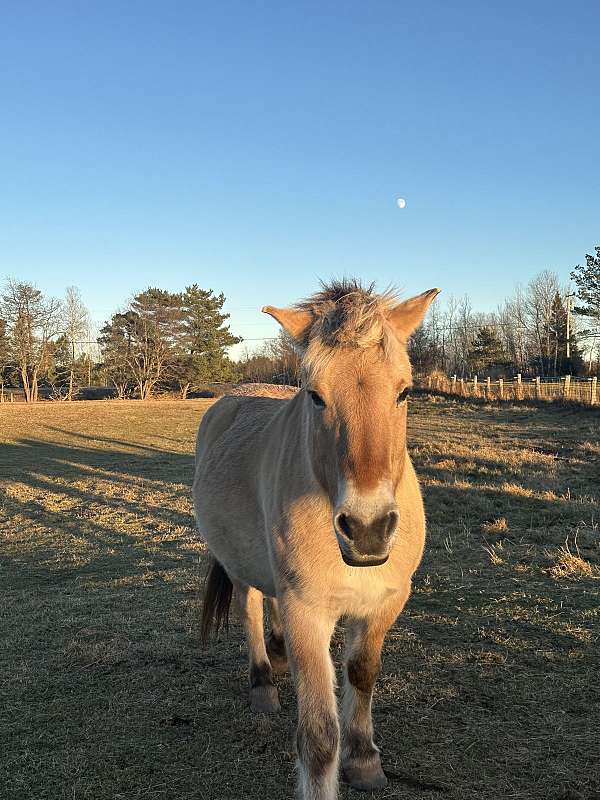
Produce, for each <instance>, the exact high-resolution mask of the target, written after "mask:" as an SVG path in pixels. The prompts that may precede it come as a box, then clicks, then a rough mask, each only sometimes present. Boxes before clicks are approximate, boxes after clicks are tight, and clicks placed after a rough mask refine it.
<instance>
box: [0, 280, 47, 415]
mask: <svg viewBox="0 0 600 800" xmlns="http://www.w3.org/2000/svg"><path fill="white" fill-rule="evenodd" d="M60 313H61V304H60V302H59V301H58V300H56V299H54V298H45V297H44V296H43V294H42V293H41V292H40V290H39V289H36V287H35V286H33V284H31V283H26V282H25V281H17V280H12V279H11V280H8V281H7V282H6V284H5V286H4V288H3V292H2V296H1V299H0V316H2V317H3V318H4V319H5V320H6V323H7V329H8V338H9V343H10V347H9V349H10V355H11V358H12V360H13V361H14V363H15V365H16V368H17V370H18V374H19V378H20V381H21V385H22V387H23V391H24V393H25V400H26V401H27V402H29V403H30V402H35V401H36V400H37V399H38V390H39V381H40V378H41V376H42V375H43V374H44V371H45V370H47V369H48V366H49V364H50V358H51V354H52V339H53V337H55V336H56V335H57V334H58V332H59V330H60Z"/></svg>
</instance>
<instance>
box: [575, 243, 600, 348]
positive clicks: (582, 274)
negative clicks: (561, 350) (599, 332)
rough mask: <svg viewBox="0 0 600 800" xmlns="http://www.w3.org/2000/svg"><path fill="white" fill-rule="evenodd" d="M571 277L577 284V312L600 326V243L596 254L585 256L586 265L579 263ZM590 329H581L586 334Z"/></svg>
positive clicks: (583, 334)
mask: <svg viewBox="0 0 600 800" xmlns="http://www.w3.org/2000/svg"><path fill="white" fill-rule="evenodd" d="M571 278H572V279H573V280H574V281H575V283H576V284H577V298H578V299H579V300H580V303H581V304H580V305H578V306H575V308H574V311H575V313H576V314H578V315H580V316H582V317H587V318H588V319H589V320H590V321H591V322H592V325H594V326H600V245H598V246H597V247H596V255H595V256H593V255H590V254H589V253H588V254H587V255H586V257H585V266H582V265H581V264H578V265H577V266H576V267H575V269H574V270H573V271H572V272H571ZM586 334H589V331H581V333H580V335H581V336H585V335H586Z"/></svg>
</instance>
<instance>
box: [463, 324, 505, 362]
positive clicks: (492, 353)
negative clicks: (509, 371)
mask: <svg viewBox="0 0 600 800" xmlns="http://www.w3.org/2000/svg"><path fill="white" fill-rule="evenodd" d="M468 360H469V364H470V366H471V369H472V370H473V371H474V372H475V373H477V372H486V373H493V372H501V373H502V372H503V371H504V370H505V369H506V368H507V367H508V366H509V364H510V358H509V357H508V355H507V354H506V353H505V352H504V349H503V347H502V342H501V341H500V339H499V338H498V334H497V333H496V331H495V330H494V328H493V327H492V326H491V325H482V326H481V327H480V328H479V330H478V331H477V336H476V337H475V339H474V340H473V342H472V343H471V348H470V350H469V354H468Z"/></svg>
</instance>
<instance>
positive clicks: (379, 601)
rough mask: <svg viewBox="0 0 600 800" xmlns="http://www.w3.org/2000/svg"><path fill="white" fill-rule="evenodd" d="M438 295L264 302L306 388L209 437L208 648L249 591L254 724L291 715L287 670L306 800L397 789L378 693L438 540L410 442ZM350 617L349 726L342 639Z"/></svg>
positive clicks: (349, 284)
mask: <svg viewBox="0 0 600 800" xmlns="http://www.w3.org/2000/svg"><path fill="white" fill-rule="evenodd" d="M438 292H439V290H438V289H431V290H429V291H427V292H424V293H423V294H420V295H418V296H416V297H412V298H411V299H407V300H404V301H399V300H398V298H397V296H396V295H395V294H394V293H393V292H392V291H388V292H385V293H382V294H378V293H376V292H375V289H374V286H373V285H371V286H368V287H365V286H363V285H362V284H361V283H360V282H359V281H357V280H343V281H332V282H331V283H329V284H322V286H321V290H320V291H318V292H317V293H316V294H314V295H312V296H311V297H309V298H308V299H306V300H304V301H301V302H299V303H297V304H295V305H293V306H291V307H288V308H276V307H274V306H265V307H264V308H263V309H262V310H263V311H264V312H265V313H267V314H269V315H270V316H271V317H273V318H274V319H275V320H277V322H278V323H279V324H280V325H281V327H282V328H283V330H284V331H285V333H286V334H287V335H288V336H289V337H290V338H291V340H292V342H293V344H294V346H295V348H296V349H297V351H298V353H299V354H300V358H301V373H302V380H301V384H302V388H301V390H300V391H298V392H297V393H296V394H295V395H294V394H292V397H291V399H277V398H276V397H253V396H237V397H223V398H221V399H220V400H218V401H217V402H216V403H215V404H214V405H213V406H212V407H211V408H210V409H209V410H208V411H207V412H206V414H205V415H204V417H203V419H202V421H201V424H200V428H199V431H198V437H197V445H196V466H195V475H194V483H193V499H194V508H195V515H196V520H197V525H198V530H199V532H200V535H201V536H202V537H203V539H204V540H205V542H206V543H207V546H208V549H209V551H210V554H211V566H210V568H209V572H208V574H207V580H206V584H205V597H204V608H203V617H202V637H203V640H204V641H206V639H207V638H208V637H209V636H210V634H211V631H214V630H218V629H219V627H220V626H221V625H224V624H226V623H227V620H228V614H229V607H230V603H231V600H232V594H233V592H234V591H235V594H236V597H237V600H238V603H239V608H240V613H241V619H242V621H243V625H244V628H245V633H246V637H247V643H248V651H249V684H250V704H251V708H252V709H253V710H254V711H256V712H261V713H272V712H276V711H278V710H279V708H280V706H279V699H278V693H277V688H276V686H275V684H274V681H273V674H274V672H278V671H283V670H285V669H286V668H287V664H288V661H289V666H290V668H291V672H292V675H293V678H294V682H295V687H296V695H297V704H298V726H297V734H296V750H297V767H298V794H299V797H300V798H301V799H302V800H334V798H336V797H337V796H338V787H339V783H338V781H339V778H340V777H341V779H342V780H343V781H344V782H346V783H348V784H350V785H351V786H352V787H354V788H355V789H359V790H365V791H368V790H374V789H380V788H383V787H384V786H385V785H386V784H387V779H386V776H385V773H384V771H383V768H382V765H381V757H380V753H379V750H378V748H377V746H376V745H375V743H374V741H373V722H372V715H371V699H372V693H373V686H374V683H375V680H376V678H377V675H378V672H379V668H380V658H381V650H382V646H383V642H384V638H385V635H386V632H387V631H388V629H389V628H390V626H391V625H392V624H393V623H394V621H395V620H396V618H397V616H398V615H399V614H400V612H401V611H402V609H403V607H404V605H405V603H406V601H407V599H408V597H409V594H410V591H411V580H412V576H413V574H414V572H415V570H416V568H417V566H418V565H419V562H420V560H421V557H422V553H423V548H424V542H425V515H424V509H423V501H422V497H421V491H420V488H419V483H418V480H417V477H416V474H415V471H414V468H413V465H412V462H411V459H410V457H409V454H408V452H407V444H406V422H407V408H408V403H407V398H408V394H409V392H410V389H411V386H412V375H411V366H410V361H409V358H408V354H407V340H408V338H409V337H410V335H411V334H412V332H413V331H414V330H415V329H416V328H417V327H418V326H419V325H420V324H421V322H422V321H423V318H424V316H425V313H426V311H427V308H428V307H429V304H430V303H431V301H432V300H433V299H434V298H435V297H436V295H437V294H438ZM264 598H266V599H267V604H268V607H269V622H270V630H269V633H268V636H267V637H266V639H265V629H264V623H263V610H264V609H263V605H264V604H263V599H264ZM342 618H343V619H344V621H345V629H346V646H345V656H344V685H343V694H342V700H341V703H340V706H341V707H340V713H339V715H338V709H337V703H336V696H335V692H334V690H335V670H334V666H333V663H332V659H331V656H330V640H331V637H332V634H333V631H334V628H335V626H336V624H337V623H338V621H339V620H340V619H342Z"/></svg>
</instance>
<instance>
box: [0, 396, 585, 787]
mask: <svg viewBox="0 0 600 800" xmlns="http://www.w3.org/2000/svg"><path fill="white" fill-rule="evenodd" d="M210 402H211V401H200V400H199V401H188V402H157V403H140V402H121V403H119V402H96V403H86V402H81V403H74V404H66V403H65V404H40V405H38V406H36V407H32V408H26V407H23V406H8V405H5V406H3V407H2V408H0V587H1V602H0V624H1V631H0V637H1V638H0V641H1V646H0V797H1V798H3V800H21V799H23V800H25V798H27V800H30V799H31V800H33V799H34V798H35V800H84V798H93V800H134V799H137V798H140V799H141V798H143V799H144V800H159V799H160V800H188V799H189V800H191V798H194V800H220V799H221V798H223V799H227V800H242V799H243V800H259V798H261V799H262V798H269V799H270V800H280V799H281V800H283V799H284V798H291V797H292V796H293V785H294V776H293V763H294V754H293V732H294V723H295V702H294V693H293V687H292V685H291V682H290V679H289V677H283V678H280V679H278V680H279V685H280V692H281V697H282V703H283V712H282V713H281V714H280V715H279V716H277V717H276V718H262V719H261V718H255V717H253V716H252V715H251V714H250V711H249V708H248V706H247V702H246V655H245V650H244V644H243V639H242V634H241V630H240V627H239V625H237V624H234V625H233V626H232V628H231V630H230V633H229V636H228V637H224V638H222V639H221V640H220V641H219V642H218V643H216V644H215V645H214V646H212V648H211V649H209V650H206V651H202V650H201V649H200V647H199V636H198V633H199V630H198V629H199V625H198V621H199V613H200V608H201V602H202V598H201V584H202V578H203V573H204V560H205V552H204V550H203V548H202V546H201V545H200V544H199V543H198V541H197V539H196V536H195V534H194V521H193V518H192V514H191V502H190V484H191V478H192V466H193V443H194V436H195V432H196V429H197V426H198V422H199V420H200V418H201V416H202V413H203V412H204V410H205V409H206V408H207V407H208V405H209V404H210ZM410 420H411V422H410V441H411V449H412V454H413V456H414V459H415V463H416V466H417V470H418V472H419V474H420V476H421V479H422V481H423V487H424V493H425V498H426V507H427V510H428V517H429V539H428V547H427V552H426V557H425V560H424V563H423V564H422V566H421V569H420V570H419V573H418V576H417V579H416V583H415V591H414V594H413V596H412V598H411V600H410V602H409V605H408V606H407V609H406V611H405V613H404V614H403V616H402V617H401V618H400V619H399V621H398V623H397V625H396V626H395V627H394V628H393V629H392V631H391V632H390V636H389V639H388V642H387V645H386V648H385V655H384V660H383V671H382V675H381V678H380V680H379V683H378V685H377V691H376V698H375V706H374V709H375V710H374V716H375V722H376V729H377V738H378V742H379V743H380V745H381V747H382V751H383V757H384V767H385V768H386V771H387V772H388V775H389V777H390V784H389V787H388V789H387V790H386V791H384V792H383V793H381V794H380V795H379V797H381V798H382V800H383V798H415V799H416V798H418V799H419V800H428V799H430V798H440V800H445V798H448V800H474V799H475V798H484V799H487V798H490V800H491V799H495V798H540V800H592V798H596V800H598V798H600V730H599V729H600V681H599V666H600V641H599V636H600V619H599V601H600V530H599V522H600V416H599V415H598V413H597V412H596V413H593V412H592V410H573V409H569V408H567V407H560V406H557V407H551V406H549V407H543V408H535V407H531V406H524V405H523V406H517V405H512V406H503V407H501V406H495V405H485V404H480V405H476V404H472V403H469V402H460V401H458V400H454V401H453V400H449V399H441V398H436V397H425V396H422V397H415V398H413V400H412V401H411V409H410ZM340 649H341V634H340V636H339V637H338V636H336V638H335V640H334V642H333V644H332V650H333V653H334V657H336V658H338V657H339V654H340ZM341 797H342V798H350V797H359V795H358V794H356V793H354V792H352V791H351V790H349V789H346V788H344V789H342V791H341Z"/></svg>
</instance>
